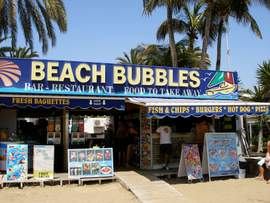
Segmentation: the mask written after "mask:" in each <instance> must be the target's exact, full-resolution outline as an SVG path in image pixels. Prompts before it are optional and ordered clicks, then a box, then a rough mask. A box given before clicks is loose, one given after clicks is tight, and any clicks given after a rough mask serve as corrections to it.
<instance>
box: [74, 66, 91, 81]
mask: <svg viewBox="0 0 270 203" xmlns="http://www.w3.org/2000/svg"><path fill="white" fill-rule="evenodd" d="M83 69H84V70H86V71H91V68H90V66H89V65H88V64H85V63H81V64H79V65H78V66H77V68H76V71H75V75H76V78H77V80H78V81H79V82H81V83H87V82H88V81H89V80H90V76H89V75H86V76H84V77H82V70H83ZM73 78H74V77H73Z"/></svg>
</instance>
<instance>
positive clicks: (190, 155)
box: [178, 144, 203, 180]
mask: <svg viewBox="0 0 270 203" xmlns="http://www.w3.org/2000/svg"><path fill="white" fill-rule="evenodd" d="M184 170H185V171H184ZM182 176H187V177H188V180H195V179H202V178H203V175H202V165H201V159H200V154H199V148H198V145H197V144H183V145H182V152H181V159H180V163H179V170H178V177H182Z"/></svg>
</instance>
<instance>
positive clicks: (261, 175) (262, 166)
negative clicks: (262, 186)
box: [257, 141, 270, 183]
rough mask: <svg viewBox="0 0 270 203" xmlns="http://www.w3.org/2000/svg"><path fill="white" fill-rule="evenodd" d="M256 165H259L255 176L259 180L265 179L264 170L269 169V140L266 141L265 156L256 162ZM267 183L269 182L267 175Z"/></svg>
mask: <svg viewBox="0 0 270 203" xmlns="http://www.w3.org/2000/svg"><path fill="white" fill-rule="evenodd" d="M258 166H259V176H258V177H257V178H258V179H260V180H264V179H266V178H265V176H264V174H265V171H266V170H270V141H268V142H267V152H266V154H265V157H264V158H262V159H261V160H260V161H259V162H258ZM267 183H270V179H269V177H268V180H267Z"/></svg>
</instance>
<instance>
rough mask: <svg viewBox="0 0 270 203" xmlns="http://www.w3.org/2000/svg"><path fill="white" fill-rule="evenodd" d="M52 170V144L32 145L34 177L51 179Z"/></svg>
mask: <svg viewBox="0 0 270 203" xmlns="http://www.w3.org/2000/svg"><path fill="white" fill-rule="evenodd" d="M53 172H54V146H53V145H35V146H34V178H36V179H53V174H54V173H53Z"/></svg>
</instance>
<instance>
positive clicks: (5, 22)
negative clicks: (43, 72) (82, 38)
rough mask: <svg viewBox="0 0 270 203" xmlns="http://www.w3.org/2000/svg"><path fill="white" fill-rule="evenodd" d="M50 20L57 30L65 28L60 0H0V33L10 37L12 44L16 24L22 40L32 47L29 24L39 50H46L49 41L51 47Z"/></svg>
mask: <svg viewBox="0 0 270 203" xmlns="http://www.w3.org/2000/svg"><path fill="white" fill-rule="evenodd" d="M53 23H56V24H57V26H58V28H59V30H60V31H61V32H66V31H67V19H66V11H65V7H64V3H63V1H62V0H43V1H41V0H1V1H0V36H2V35H3V34H4V36H5V37H7V36H8V35H10V36H11V44H12V47H16V42H17V34H18V24H20V25H21V27H22V30H23V34H24V38H25V42H26V44H27V45H29V47H30V49H33V31H34V29H33V27H35V30H36V31H37V34H38V37H39V41H40V42H41V44H42V51H43V52H44V53H46V52H47V51H48V46H49V41H50V42H51V45H52V46H54V45H55V43H56V36H55V31H54V26H53Z"/></svg>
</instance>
